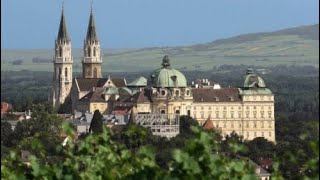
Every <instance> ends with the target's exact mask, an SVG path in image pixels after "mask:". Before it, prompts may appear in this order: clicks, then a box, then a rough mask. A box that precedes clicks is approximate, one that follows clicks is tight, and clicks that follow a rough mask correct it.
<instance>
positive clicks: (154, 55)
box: [1, 24, 319, 72]
mask: <svg viewBox="0 0 320 180" xmlns="http://www.w3.org/2000/svg"><path fill="white" fill-rule="evenodd" d="M318 34H319V24H316V25H310V26H300V27H295V28H288V29H283V30H279V31H274V32H261V33H251V34H245V35H239V36H235V37H231V38H227V39H220V40H216V41H213V42H209V43H205V44H197V45H192V46H178V47H154V48H141V49H107V50H104V51H103V53H104V57H103V66H104V67H103V69H104V72H116V71H117V72H121V71H123V72H124V71H145V70H147V71H148V70H150V71H151V70H153V69H155V68H158V67H160V64H161V60H162V57H163V56H164V55H165V54H168V55H169V57H170V59H171V64H172V65H173V66H174V67H176V68H179V69H184V70H195V69H197V70H210V69H212V67H213V66H220V65H223V64H246V65H262V66H272V65H279V64H286V65H312V66H315V67H319V35H318ZM81 55H82V52H81V49H74V50H73V56H74V61H75V62H76V63H75V65H74V69H75V70H76V71H80V69H81V68H80V67H81V64H80V61H81V60H80V59H81ZM52 57H53V50H52V49H50V50H44V49H40V50H1V70H2V71H3V70H21V69H29V70H34V71H52V64H51V63H41V64H35V63H32V59H33V58H40V59H41V58H42V59H45V60H49V59H52ZM16 59H21V60H23V65H12V64H11V63H10V62H12V61H13V60H16Z"/></svg>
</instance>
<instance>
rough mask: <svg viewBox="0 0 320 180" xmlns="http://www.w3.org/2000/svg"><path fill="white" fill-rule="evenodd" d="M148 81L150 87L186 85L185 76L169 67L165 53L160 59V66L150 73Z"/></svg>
mask: <svg viewBox="0 0 320 180" xmlns="http://www.w3.org/2000/svg"><path fill="white" fill-rule="evenodd" d="M149 82H150V84H151V86H152V87H167V88H168V87H187V80H186V77H185V76H184V75H183V74H182V73H181V72H180V71H178V70H176V69H174V68H171V67H170V60H169V57H168V56H167V55H166V56H164V58H163V60H162V68H160V69H157V70H155V71H154V72H152V73H151V74H150V77H149Z"/></svg>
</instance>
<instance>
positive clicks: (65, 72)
mask: <svg viewBox="0 0 320 180" xmlns="http://www.w3.org/2000/svg"><path fill="white" fill-rule="evenodd" d="M64 77H65V78H66V80H67V79H68V68H65V69H64Z"/></svg>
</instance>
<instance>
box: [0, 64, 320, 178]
mask: <svg viewBox="0 0 320 180" xmlns="http://www.w3.org/2000/svg"><path fill="white" fill-rule="evenodd" d="M247 68H248V67H247V66H245V65H236V66H234V65H223V66H220V67H214V68H213V69H212V70H211V71H192V72H184V74H185V75H186V78H187V79H188V82H189V83H190V82H191V81H192V80H195V79H197V78H208V79H209V80H211V81H214V82H218V83H220V84H221V85H222V87H227V86H241V85H242V83H243V82H242V76H243V75H244V74H245V72H246V69H247ZM254 69H265V72H266V73H265V74H260V75H261V76H262V77H263V78H264V80H265V82H266V85H267V86H268V87H269V88H270V89H271V91H272V92H273V93H274V95H275V101H276V104H275V110H276V114H275V115H276V141H277V143H276V144H272V143H270V142H268V141H267V140H265V139H263V138H256V139H254V140H253V141H249V142H247V141H243V140H242V138H241V137H239V136H237V135H236V134H232V135H231V136H229V137H227V138H226V139H225V140H223V141H221V140H219V141H218V142H220V143H219V145H218V146H219V147H220V148H221V149H223V150H221V149H220V150H221V152H222V153H223V154H226V157H227V159H223V160H221V162H224V163H226V164H228V162H229V160H228V158H231V159H234V158H235V157H238V156H241V157H249V158H250V159H252V160H254V161H255V162H258V161H259V159H261V158H263V159H268V158H269V159H272V160H273V162H274V164H275V165H277V166H276V167H273V169H272V168H271V169H269V171H272V172H273V173H275V174H277V173H278V172H277V171H278V170H279V173H280V174H281V175H282V176H283V177H284V178H286V179H300V178H301V177H302V176H304V175H307V176H311V177H314V176H316V175H318V176H319V164H318V163H319V153H318V154H317V153H316V152H315V149H317V150H319V135H318V134H319V69H317V68H314V67H312V66H274V67H268V68H265V67H254ZM149 73H150V72H140V73H111V76H116V77H125V78H126V80H127V82H130V81H132V80H134V79H135V78H137V77H139V76H144V77H148V75H149ZM78 75H79V74H75V76H78ZM51 78H52V74H51V73H47V72H31V71H20V72H1V85H2V86H1V101H6V102H9V103H12V104H13V106H14V109H15V110H17V111H25V110H28V109H33V110H34V108H35V105H34V104H39V103H43V102H45V101H47V97H48V93H49V92H50V83H51ZM34 111H36V112H37V111H39V112H41V116H45V118H49V115H46V114H45V113H44V112H42V111H40V110H37V109H35V110H34ZM44 111H46V112H48V111H50V112H51V111H52V110H51V109H50V108H49V109H46V110H44ZM182 118H186V119H185V120H184V121H181V122H185V123H182V124H181V129H182V131H181V134H180V135H179V136H178V137H177V138H174V139H172V140H170V141H168V140H165V139H161V138H156V137H152V136H151V135H148V133H147V132H145V133H144V134H143V133H142V134H141V133H140V134H139V133H138V134H135V135H134V136H135V137H138V136H143V137H141V140H139V142H137V138H133V139H132V137H131V136H130V133H137V132H136V131H134V130H132V132H131V131H127V132H122V133H120V134H119V136H120V137H119V136H115V135H112V139H113V141H115V142H118V143H120V144H122V145H124V146H125V147H127V149H129V150H131V152H132V153H133V155H134V154H135V153H137V156H135V158H137V159H134V160H133V161H134V162H136V161H138V162H140V160H141V159H139V157H138V154H139V153H138V151H140V150H141V148H142V147H144V146H143V145H150V146H151V147H153V149H154V150H155V152H153V155H154V156H155V157H154V158H155V159H152V160H150V159H149V160H150V163H156V165H154V166H153V168H151V167H149V168H150V170H153V171H152V172H154V170H155V169H157V168H161V169H167V170H168V169H170V168H172V167H175V168H178V167H179V168H181V172H175V173H178V174H179V173H182V174H183V173H185V174H189V175H191V174H192V172H190V171H188V167H186V165H183V164H181V163H182V161H181V158H183V157H184V158H189V159H188V160H186V161H188V162H189V161H190V162H191V159H192V158H194V157H193V156H194V155H195V154H197V153H196V152H195V149H192V147H193V146H192V145H187V144H188V143H187V142H189V141H191V142H190V143H191V144H192V143H200V145H199V146H201V147H202V146H203V148H208V147H207V146H205V145H204V144H203V142H200V140H199V139H197V138H200V136H206V135H199V132H198V133H197V132H193V131H192V130H191V127H190V126H191V125H194V126H197V123H196V122H194V121H193V120H192V119H189V118H187V117H182ZM36 119H37V118H35V119H34V121H35V122H33V123H32V124H33V125H35V124H37V122H36ZM38 119H39V118H38ZM49 119H50V118H49ZM53 119H54V118H53ZM57 121H58V120H57ZM31 122H32V121H31ZM46 125H47V124H44V126H46ZM4 126H5V125H3V124H1V128H3V127H4ZM19 126H20V128H18V129H17V130H15V131H16V132H15V131H14V132H8V133H7V134H10V136H9V135H8V136H7V137H10V138H7V139H10V140H8V142H3V141H1V149H7V148H13V147H15V149H16V148H17V146H18V147H21V142H22V144H23V143H24V146H26V145H27V144H28V143H26V141H25V140H23V139H24V138H26V137H29V138H30V137H32V136H30V134H32V133H33V134H35V132H33V130H32V129H31V131H32V132H30V133H29V134H28V133H27V132H28V131H30V129H28V126H30V125H28V124H21V125H19ZM41 127H42V125H41V123H39V127H38V128H39V129H41ZM135 128H138V127H135ZM40 132H42V131H40ZM141 132H143V131H141ZM21 134H23V135H21ZM200 134H201V133H200ZM210 136H211V135H210ZM39 137H41V138H40V141H41V139H42V140H43V142H48V139H46V138H51V137H47V136H39ZM214 137H215V138H218V137H217V135H215V136H214ZM82 138H83V139H84V140H85V142H86V143H87V144H86V145H84V146H88V143H89V144H90V142H88V141H86V139H87V138H88V137H82ZM89 138H92V137H91V136H89ZM101 138H102V137H101ZM1 139H2V140H3V133H1ZM12 140H15V141H12ZM29 140H30V139H29ZM96 141H97V142H98V141H99V140H96ZM198 141H199V142H198ZM202 141H203V139H202ZM50 142H55V141H54V140H52V139H51V140H50ZM6 143H7V144H6ZM132 143H133V144H132ZM190 143H189V144H190ZM137 144H139V146H137ZM230 144H231V145H230ZM235 144H236V146H234V145H235ZM19 145H20V146H19ZM48 146H49V147H48V148H49V149H50V147H52V145H48ZM140 146H141V147H140ZM45 147H46V146H45ZM235 147H242V148H238V150H237V148H235ZM110 148H113V147H110ZM210 148H213V147H210ZM174 149H180V150H181V149H183V151H185V152H184V153H187V154H184V155H185V156H183V157H180V156H179V157H177V156H175V155H174V153H173V152H174ZM235 149H236V150H235ZM239 149H242V150H239ZM47 150H48V149H47ZM85 152H86V153H89V154H90V153H91V152H92V151H91V150H85ZM78 153H79V154H82V155H88V154H86V153H83V152H78ZM180 153H182V151H181V152H180ZM188 153H189V154H188ZM192 153H194V154H192ZM182 154H183V153H182ZM140 155H141V154H140ZM187 155H188V156H187ZM144 156H146V155H145V154H144ZM181 156H182V155H181ZM189 156H192V157H189ZM69 158H70V157H69ZM140 158H141V157H140ZM179 158H180V159H179ZM190 158H191V159H190ZM197 158H203V157H197ZM147 159H148V158H147ZM69 160H70V159H69ZM71 160H72V159H71ZM100 160H101V159H100ZM10 162H11V161H10ZM172 163H173V164H172ZM179 163H180V164H179ZM192 163H195V162H192ZM207 163H210V162H207ZM312 163H316V164H317V165H316V167H315V169H312V168H310V167H308V166H307V165H306V164H309V165H310V164H312ZM139 165H140V166H143V165H142V164H139ZM200 165H201V166H204V167H203V168H204V169H206V168H207V170H210V167H207V166H206V165H205V164H201V163H200ZM228 165H230V164H228ZM190 166H191V165H190ZM195 166H196V165H195ZM243 166H244V165H243ZM244 169H245V168H244ZM183 170H185V172H184V171H183ZM141 172H142V171H141ZM244 172H247V173H248V174H250V172H251V171H250V170H249V169H248V171H244ZM159 173H164V171H160V170H159ZM149 175H150V174H149ZM158 175H159V174H158ZM166 175H168V174H166ZM171 175H172V174H171ZM192 175H196V173H195V174H192ZM128 177H130V176H128ZM173 177H175V176H173ZM195 177H196V176H195ZM210 177H214V176H210Z"/></svg>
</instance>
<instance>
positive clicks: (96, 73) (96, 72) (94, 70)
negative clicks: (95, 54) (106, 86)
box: [93, 67, 98, 78]
mask: <svg viewBox="0 0 320 180" xmlns="http://www.w3.org/2000/svg"><path fill="white" fill-rule="evenodd" d="M93 77H94V78H97V77H98V70H97V68H96V67H94V68H93Z"/></svg>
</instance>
